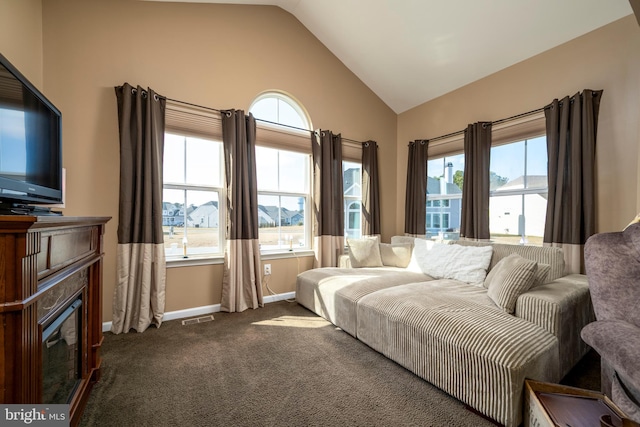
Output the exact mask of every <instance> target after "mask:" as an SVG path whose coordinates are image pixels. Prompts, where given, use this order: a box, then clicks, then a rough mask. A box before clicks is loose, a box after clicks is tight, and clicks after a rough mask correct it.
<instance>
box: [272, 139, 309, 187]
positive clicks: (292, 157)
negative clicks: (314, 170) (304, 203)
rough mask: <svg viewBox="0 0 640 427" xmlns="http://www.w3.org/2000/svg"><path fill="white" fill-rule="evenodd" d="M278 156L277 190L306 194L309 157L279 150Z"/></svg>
mask: <svg viewBox="0 0 640 427" xmlns="http://www.w3.org/2000/svg"><path fill="white" fill-rule="evenodd" d="M279 155H280V158H279V165H280V168H279V169H280V170H279V176H280V183H279V190H280V191H286V192H289V193H306V192H308V191H309V185H308V181H309V162H310V158H309V155H308V154H302V153H294V152H292V151H284V150H280V151H279Z"/></svg>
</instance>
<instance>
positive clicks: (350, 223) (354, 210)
mask: <svg viewBox="0 0 640 427" xmlns="http://www.w3.org/2000/svg"><path fill="white" fill-rule="evenodd" d="M345 203H346V204H347V210H346V213H345V219H346V220H345V230H344V233H345V237H347V238H351V239H358V238H360V237H362V228H361V227H360V219H361V217H362V212H361V204H360V201H354V200H353V198H349V199H345Z"/></svg>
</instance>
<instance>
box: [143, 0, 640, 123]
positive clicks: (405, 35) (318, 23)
mask: <svg viewBox="0 0 640 427" xmlns="http://www.w3.org/2000/svg"><path fill="white" fill-rule="evenodd" d="M151 1H174V2H176V1H181V2H192V3H234V4H254V5H273V6H279V7H281V8H282V9H284V10H286V11H288V12H290V13H291V14H292V15H294V16H295V17H296V18H297V19H298V20H299V21H300V22H301V23H302V24H303V25H304V26H305V27H307V28H308V29H309V31H311V32H312V33H313V34H314V35H315V36H316V37H317V38H318V39H319V40H320V41H321V42H322V43H324V45H325V46H326V47H327V48H328V49H329V50H330V51H331V52H333V54H334V55H336V57H338V58H339V59H340V60H341V61H342V62H343V63H344V64H345V65H346V66H347V67H348V68H349V69H350V70H351V71H352V72H353V73H354V74H356V75H357V76H358V77H359V78H360V79H361V80H362V81H363V82H364V83H365V84H366V85H367V86H368V87H369V88H370V89H371V90H372V91H373V92H375V93H376V94H377V95H378V96H379V97H380V98H381V99H382V100H383V101H384V102H385V103H386V104H387V105H388V106H389V107H390V108H391V109H393V110H394V111H395V112H396V113H401V112H404V111H406V110H408V109H411V108H413V107H415V106H417V105H420V104H422V103H424V102H427V101H429V100H431V99H433V98H436V97H438V96H440V95H444V94H445V93H447V92H450V91H452V90H454V89H457V88H459V87H461V86H464V85H466V84H468V83H471V82H473V81H475V80H478V79H480V78H482V77H485V76H487V75H489V74H492V73H494V72H496V71H499V70H501V69H503V68H506V67H509V66H511V65H513V64H515V63H518V62H520V61H523V60H525V59H527V58H529V57H532V56H534V55H537V54H539V53H542V52H544V51H546V50H548V49H551V48H553V47H555V46H558V45H560V44H562V43H564V42H567V41H569V40H571V39H574V38H576V37H579V36H581V35H583V34H586V33H588V32H590V31H592V30H595V29H596V28H599V27H601V26H603V25H606V24H608V23H610V22H613V21H615V20H617V19H620V18H622V17H624V16H627V15H629V14H631V13H633V10H632V8H631V5H630V4H629V0H484V1H478V0H151Z"/></svg>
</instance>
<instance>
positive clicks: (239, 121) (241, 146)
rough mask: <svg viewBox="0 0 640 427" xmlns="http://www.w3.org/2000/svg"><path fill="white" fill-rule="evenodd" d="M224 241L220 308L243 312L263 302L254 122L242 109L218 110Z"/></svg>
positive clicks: (259, 305) (251, 116)
mask: <svg viewBox="0 0 640 427" xmlns="http://www.w3.org/2000/svg"><path fill="white" fill-rule="evenodd" d="M221 115H222V142H223V145H224V164H225V183H226V187H227V207H226V208H227V210H226V212H227V216H226V240H227V242H226V243H227V246H226V248H225V252H224V275H223V278H222V301H221V303H220V309H221V310H222V311H227V312H236V311H244V310H246V309H248V308H254V309H255V308H258V307H261V306H262V305H263V301H262V280H261V275H260V274H261V271H260V269H261V262H260V243H259V237H258V188H257V180H256V121H255V119H254V118H253V115H252V114H251V113H249V116H248V117H247V116H245V114H244V111H242V110H227V111H222V112H221Z"/></svg>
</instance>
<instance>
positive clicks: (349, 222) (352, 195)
mask: <svg viewBox="0 0 640 427" xmlns="http://www.w3.org/2000/svg"><path fill="white" fill-rule="evenodd" d="M342 190H343V191H344V198H343V203H344V236H345V238H350V239H358V238H360V237H361V236H362V226H361V220H360V219H361V215H362V165H361V164H360V163H355V162H349V161H343V162H342Z"/></svg>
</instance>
